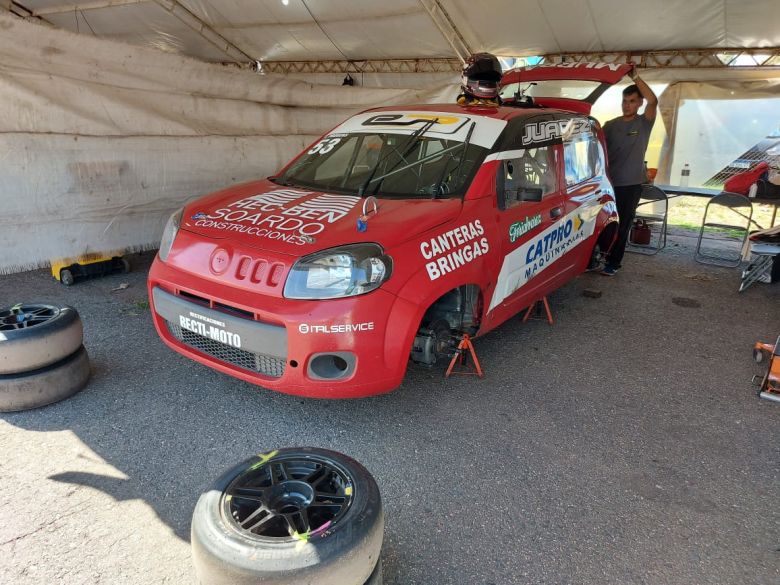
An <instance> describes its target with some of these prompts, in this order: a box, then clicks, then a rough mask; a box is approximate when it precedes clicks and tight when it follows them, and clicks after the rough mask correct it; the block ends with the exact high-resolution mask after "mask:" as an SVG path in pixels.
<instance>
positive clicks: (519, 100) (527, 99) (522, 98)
mask: <svg viewBox="0 0 780 585" xmlns="http://www.w3.org/2000/svg"><path fill="white" fill-rule="evenodd" d="M534 85H536V82H535V81H531V82H529V83H528V85H526V86H525V87H520V84H518V86H517V91H516V92H515V103H516V104H522V105H524V106H532V105H533V103H534V98H533V97H532V96H530V95H525V94H526V92H527V91H528V90H529V89H531V88H532V87H533V86H534Z"/></svg>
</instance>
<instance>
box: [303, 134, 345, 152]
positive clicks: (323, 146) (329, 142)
mask: <svg viewBox="0 0 780 585" xmlns="http://www.w3.org/2000/svg"><path fill="white" fill-rule="evenodd" d="M339 142H341V137H339V138H326V139H325V140H320V141H319V142H318V143H317V144H315V145H314V146H313V147H312V148H311V150H309V152H307V153H306V154H325V153H327V152H330V151H331V150H333V149H334V148H335V147H336V145H337V144H338V143H339Z"/></svg>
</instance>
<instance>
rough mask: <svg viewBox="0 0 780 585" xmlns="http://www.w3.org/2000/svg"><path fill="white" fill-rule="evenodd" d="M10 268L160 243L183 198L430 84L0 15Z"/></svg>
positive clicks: (0, 154)
mask: <svg viewBox="0 0 780 585" xmlns="http://www.w3.org/2000/svg"><path fill="white" fill-rule="evenodd" d="M0 72H1V75H0V102H1V103H3V109H4V112H5V113H4V115H3V116H2V117H1V118H0V205H1V206H2V209H3V214H2V218H1V219H0V249H2V250H3V254H2V255H1V256H0V273H9V272H14V271H20V270H24V269H30V268H35V267H39V266H45V265H46V264H48V263H49V262H50V261H52V260H55V259H62V258H72V257H77V256H80V255H83V254H89V253H107V252H108V253H111V252H122V251H125V250H137V249H144V248H153V247H155V246H156V245H157V243H158V242H159V236H160V233H161V231H162V227H163V225H164V222H165V220H166V218H167V216H168V215H169V214H170V212H171V211H172V210H174V209H175V208H177V207H178V206H180V205H181V204H182V203H183V202H184V201H186V200H188V199H191V198H194V197H197V196H200V195H203V194H205V193H208V192H210V191H212V190H215V189H217V188H220V187H224V186H228V185H230V184H233V183H236V182H242V181H246V180H250V179H254V178H259V177H263V176H267V175H269V174H271V173H273V172H274V171H276V170H278V169H279V168H280V166H281V165H282V164H283V163H284V162H286V161H287V160H288V159H289V158H291V157H292V156H293V155H294V154H296V153H297V152H299V151H300V150H301V149H302V148H303V147H304V146H305V145H306V144H308V143H309V142H311V141H312V140H314V139H315V138H316V137H317V136H318V135H320V134H321V133H323V132H325V131H327V130H328V129H330V128H332V127H333V126H335V125H336V124H338V123H339V122H340V121H342V120H343V119H344V118H345V117H346V116H347V115H349V114H351V113H353V112H355V111H358V110H361V109H365V108H367V107H373V106H378V105H386V104H391V103H398V102H407V103H409V102H417V103H421V102H430V101H439V100H442V99H444V100H447V101H449V100H451V99H452V92H453V88H452V87H451V86H447V87H443V88H439V89H433V90H427V91H412V90H397V89H366V88H360V87H334V86H316V85H312V84H309V83H306V82H303V81H294V80H287V79H279V78H270V77H265V76H260V75H257V74H255V73H252V72H251V71H249V70H237V69H233V68H227V67H223V66H220V65H212V64H207V63H203V62H199V61H196V60H194V59H190V58H186V57H181V56H177V55H173V54H167V53H161V52H159V51H155V50H153V49H148V48H143V47H137V46H131V45H125V44H121V43H116V42H113V41H105V40H101V39H96V38H91V37H85V36H83V35H76V34H73V33H70V32H67V31H62V30H58V29H54V28H50V27H46V26H41V25H38V24H35V23H30V22H26V21H23V20H21V19H18V18H14V17H10V16H6V15H0Z"/></svg>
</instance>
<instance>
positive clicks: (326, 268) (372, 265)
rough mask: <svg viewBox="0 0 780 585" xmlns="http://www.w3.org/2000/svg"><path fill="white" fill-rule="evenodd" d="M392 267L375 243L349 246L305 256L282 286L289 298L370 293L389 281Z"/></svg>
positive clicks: (322, 297) (315, 297) (350, 295)
mask: <svg viewBox="0 0 780 585" xmlns="http://www.w3.org/2000/svg"><path fill="white" fill-rule="evenodd" d="M392 268H393V264H392V260H391V259H390V257H389V256H386V255H385V254H384V253H383V251H382V248H380V247H379V246H377V245H376V244H351V245H349V246H339V247H338V248H331V249H330V250H323V251H322V252H317V253H315V254H311V255H310V256H304V257H303V258H301V259H300V260H298V262H296V263H295V265H294V266H293V267H292V270H290V274H289V275H288V276H287V282H286V283H285V285H284V296H285V297H287V298H288V299H335V298H339V297H352V296H355V295H362V294H365V293H367V292H371V291H372V290H374V289H377V288H379V287H380V285H381V284H382V283H383V282H384V281H386V280H387V279H388V278H390V273H391V271H392Z"/></svg>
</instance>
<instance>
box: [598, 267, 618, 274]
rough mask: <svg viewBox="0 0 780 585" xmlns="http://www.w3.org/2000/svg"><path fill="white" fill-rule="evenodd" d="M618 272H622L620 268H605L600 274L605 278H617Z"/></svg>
mask: <svg viewBox="0 0 780 585" xmlns="http://www.w3.org/2000/svg"><path fill="white" fill-rule="evenodd" d="M618 270H620V268H615V267H614V266H605V267H604V269H603V270H602V271H601V272H600V273H599V274H603V275H604V276H615V274H617V271H618Z"/></svg>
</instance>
